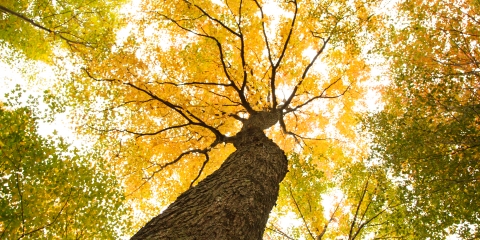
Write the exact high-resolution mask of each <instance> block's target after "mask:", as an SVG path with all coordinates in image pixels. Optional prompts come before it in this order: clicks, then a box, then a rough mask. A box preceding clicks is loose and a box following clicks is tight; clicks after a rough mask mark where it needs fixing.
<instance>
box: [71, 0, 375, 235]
mask: <svg viewBox="0 0 480 240" xmlns="http://www.w3.org/2000/svg"><path fill="white" fill-rule="evenodd" d="M374 4H375V3H370V2H363V1H353V2H349V1H326V2H310V3H300V2H297V1H286V2H273V1H271V2H270V1H268V2H262V1H222V2H211V1H169V2H161V3H159V2H143V3H140V4H139V6H138V8H139V9H140V12H141V14H138V15H133V16H131V17H130V19H131V20H130V21H131V22H130V25H128V26H127V27H126V28H125V29H124V30H125V31H130V35H128V36H125V35H123V36H122V37H121V38H123V41H121V42H118V44H117V45H116V46H115V48H114V50H113V51H112V53H111V54H109V55H108V56H106V58H99V59H89V62H86V63H85V67H84V68H83V72H84V75H83V77H84V78H83V79H77V80H76V81H75V82H72V85H71V87H72V91H71V93H72V99H74V100H75V101H80V102H81V103H82V105H83V106H87V107H88V108H89V110H90V111H95V112H96V114H90V115H89V116H86V118H87V120H86V125H87V126H89V127H90V130H94V131H101V132H103V133H104V136H105V137H106V138H105V139H106V140H105V141H107V142H110V143H111V144H112V146H117V147H118V148H117V150H118V151H115V152H118V153H119V155H118V156H119V158H118V159H119V162H118V164H119V165H120V164H121V165H122V166H124V167H123V168H122V169H120V171H123V173H124V175H125V176H126V178H127V180H126V181H127V182H128V184H129V189H130V190H131V192H132V197H134V196H138V197H139V198H144V199H145V200H148V199H150V198H156V199H159V197H158V196H159V195H161V196H162V197H163V196H165V197H164V198H163V199H162V200H163V201H168V200H169V199H172V200H173V198H174V197H176V194H175V192H176V191H184V190H186V189H189V190H187V191H185V192H184V193H183V194H182V195H180V197H178V199H177V200H176V201H175V202H174V203H173V204H171V205H170V206H169V208H167V209H166V210H165V211H164V212H163V213H162V214H161V215H159V216H157V217H155V218H154V219H152V220H151V221H150V222H149V223H147V225H146V226H145V227H144V228H142V229H141V230H140V231H139V232H138V233H137V234H136V235H135V236H134V238H147V239H148V238H167V236H166V235H168V237H170V238H185V237H187V236H188V237H190V238H195V237H197V238H201V239H204V238H205V239H211V238H235V239H242V238H247V239H259V238H261V236H262V233H263V230H264V226H265V223H266V221H267V218H268V214H269V212H270V210H271V208H272V207H273V205H274V203H275V200H276V199H277V195H278V184H279V183H280V181H281V180H282V179H283V178H284V176H285V174H286V171H287V165H286V164H287V162H286V158H285V156H284V152H283V151H284V150H290V149H293V148H295V146H305V145H307V144H311V143H312V141H318V140H321V139H324V138H325V137H327V134H326V133H325V132H324V131H322V130H318V132H315V131H312V129H323V127H324V125H326V124H327V123H328V122H329V119H330V118H332V119H335V120H337V119H338V118H341V119H345V120H348V118H349V117H348V116H346V112H347V111H344V112H342V113H340V111H338V112H337V114H335V115H334V116H332V115H327V114H325V112H326V111H328V110H329V109H333V108H337V109H345V110H348V109H350V107H351V106H352V105H353V99H354V98H355V97H356V95H355V94H354V93H355V92H351V93H349V91H348V90H350V89H352V88H355V90H357V91H360V88H358V86H357V82H360V81H362V80H364V79H365V78H366V77H367V72H368V67H367V66H366V64H365V63H364V60H363V59H362V58H361V57H360V45H362V44H364V43H365V39H363V38H362V36H363V35H362V34H361V33H365V31H367V30H368V29H369V28H370V27H371V24H373V23H374V22H375V21H374V19H375V18H374V17H373V16H372V14H371V13H370V11H371V8H372V7H373V5H374ZM272 8H273V9H277V12H276V13H275V12H270V11H269V9H272ZM342 96H343V98H341V99H340V97H342ZM326 100H331V102H327V101H326ZM95 102H97V103H98V102H101V103H102V104H95ZM343 114H345V115H343ZM339 122H341V121H339ZM346 122H348V121H346ZM277 123H278V124H277ZM342 123H344V122H342ZM339 125H342V124H339ZM264 131H266V132H267V133H268V135H269V136H270V138H272V139H273V140H274V142H275V143H274V142H272V141H270V140H268V138H267V137H266V136H265V133H264ZM297 143H299V144H297ZM277 145H279V146H282V148H283V149H281V148H279V147H278V146H277ZM234 148H235V149H234ZM120 149H121V150H120ZM308 149H312V151H313V152H315V151H321V150H322V149H318V148H316V147H315V146H313V147H312V148H308ZM112 152H113V150H112ZM229 154H230V156H229V157H228V158H227V160H225V162H223V159H225V158H224V157H225V156H228V155H229ZM222 162H223V163H222ZM220 165H221V166H220ZM215 170H216V171H215ZM212 172H213V173H212ZM206 175H209V177H206V178H205V176H206ZM169 178H170V179H172V178H173V179H181V180H180V181H178V182H179V184H178V186H177V187H176V188H175V190H173V191H172V190H171V189H169V188H166V187H159V186H162V185H161V183H163V182H165V180H166V179H169ZM139 179H143V180H142V181H139ZM201 179H203V180H202V181H200V180H201ZM197 182H198V184H197ZM163 186H165V185H163ZM167 187H168V186H167ZM152 189H153V191H152ZM165 199H166V200H165ZM263 199H265V200H263ZM162 200H160V201H162ZM199 209H202V211H201V212H200V211H199ZM185 216H188V217H185ZM199 222H201V223H202V224H198V223H199ZM249 222H251V223H254V224H253V225H250V224H249ZM162 234H166V235H162ZM248 234H251V235H248Z"/></svg>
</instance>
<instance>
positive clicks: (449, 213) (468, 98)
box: [367, 1, 480, 239]
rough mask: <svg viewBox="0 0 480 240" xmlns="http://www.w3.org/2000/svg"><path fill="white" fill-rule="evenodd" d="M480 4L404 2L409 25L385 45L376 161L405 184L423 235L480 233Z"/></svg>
mask: <svg viewBox="0 0 480 240" xmlns="http://www.w3.org/2000/svg"><path fill="white" fill-rule="evenodd" d="M479 7H480V5H479V3H478V1H455V2H453V1H416V2H413V1H405V2H402V4H401V5H399V11H400V14H399V16H398V18H400V19H405V20H406V21H404V22H403V24H402V25H397V26H393V27H392V28H391V31H390V32H389V34H388V39H386V41H385V42H384V43H385V45H384V47H385V48H384V49H385V52H384V53H385V54H386V56H389V57H390V64H391V68H390V74H391V76H392V81H393V82H392V85H390V86H388V87H387V88H386V89H385V96H386V97H385V102H386V104H385V108H384V109H383V111H381V112H379V113H377V114H375V115H373V116H371V117H370V118H367V126H368V129H370V131H371V132H372V133H373V134H374V143H375V147H374V153H375V155H376V157H377V158H379V159H382V161H383V162H384V164H385V166H387V167H389V168H390V169H391V171H392V173H394V174H395V175H394V176H395V177H396V178H398V179H401V181H400V182H401V184H402V186H403V196H404V201H406V202H407V203H408V210H409V213H410V215H409V216H408V219H409V221H410V222H411V224H412V225H413V226H415V228H416V229H417V230H416V235H417V236H419V237H425V238H426V237H429V238H431V239H437V238H438V239H444V238H445V237H446V236H447V235H450V234H457V235H458V236H460V237H462V238H465V239H469V238H478V236H479V235H478V234H479V232H478V230H476V229H478V226H479V225H478V224H479V219H480V218H479V215H478V207H479V205H478V202H479V197H480V195H479V191H478V190H479V187H480V185H479V184H478V179H479V177H480V175H479V168H480V165H479V162H478V156H479V148H478V146H479V145H478V139H479V136H480V135H479V125H478V123H479V122H478V119H479V109H478V106H479V105H478V104H479V95H478V90H479V85H478V82H479V75H478V57H479V55H478V54H479V52H478V41H479V36H480V35H479V30H478V29H479V28H478V26H479V25H478V19H479V16H480V15H479V10H480V8H479ZM398 18H397V19H398ZM407 19H408V20H407ZM405 43H408V44H405Z"/></svg>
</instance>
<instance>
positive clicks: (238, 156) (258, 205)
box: [132, 128, 287, 240]
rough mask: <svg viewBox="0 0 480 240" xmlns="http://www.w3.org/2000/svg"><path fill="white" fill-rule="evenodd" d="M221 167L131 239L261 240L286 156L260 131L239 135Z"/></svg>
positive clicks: (245, 132) (282, 175)
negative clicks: (232, 149) (233, 150)
mask: <svg viewBox="0 0 480 240" xmlns="http://www.w3.org/2000/svg"><path fill="white" fill-rule="evenodd" d="M234 145H235V147H236V148H237V150H236V151H235V152H233V153H232V154H231V155H230V156H229V157H228V158H227V159H226V160H225V162H224V163H223V164H222V166H221V167H220V168H219V169H218V170H217V171H215V172H214V173H212V174H211V175H210V176H208V177H207V178H205V179H204V180H203V181H201V182H200V183H198V185H197V186H195V187H193V188H190V189H189V190H187V191H186V192H184V193H183V194H182V195H180V196H179V197H178V198H177V200H176V201H175V202H174V203H172V204H171V205H170V206H169V207H168V208H167V209H166V210H165V211H164V212H163V213H161V214H160V215H158V216H156V217H155V218H153V219H152V220H151V221H150V222H148V223H147V224H146V225H145V226H144V227H143V228H142V229H140V230H139V231H138V232H137V233H136V234H135V235H134V236H133V237H132V239H197V240H200V239H209V240H210V239H248V240H252V239H262V236H263V232H264V229H265V225H266V223H267V220H268V215H269V213H270V211H271V209H272V208H273V206H274V205H275V202H276V200H277V196H278V189H279V183H280V182H281V181H282V180H283V178H284V177H285V174H286V173H287V159H286V157H285V154H284V152H283V151H282V150H281V149H280V148H279V147H278V146H277V145H276V144H275V143H274V142H272V141H271V140H270V139H268V138H267V137H266V136H265V134H264V133H263V131H262V130H261V129H259V128H250V129H246V130H244V131H241V132H240V133H239V134H237V136H236V137H235V141H234Z"/></svg>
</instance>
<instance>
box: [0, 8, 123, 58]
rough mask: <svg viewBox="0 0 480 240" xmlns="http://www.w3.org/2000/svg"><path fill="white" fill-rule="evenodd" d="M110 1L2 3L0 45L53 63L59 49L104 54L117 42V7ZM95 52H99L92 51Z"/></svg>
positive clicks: (29, 56) (0, 9) (0, 10)
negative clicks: (115, 32) (115, 37)
mask: <svg viewBox="0 0 480 240" xmlns="http://www.w3.org/2000/svg"><path fill="white" fill-rule="evenodd" d="M121 3H122V2H121V1H116V2H115V4H114V3H113V2H109V1H82V0H59V1H46V0H36V1H23V0H20V1H2V2H0V29H1V31H0V39H1V41H0V44H2V45H4V46H5V45H6V46H8V47H9V48H12V49H15V50H17V51H21V52H22V53H23V54H25V55H26V57H28V58H31V59H40V60H43V61H48V62H50V58H51V57H52V56H53V52H54V49H55V48H56V47H58V46H60V47H66V48H67V49H69V50H71V51H73V52H77V53H82V54H87V53H88V54H92V53H93V54H94V55H96V56H98V55H99V54H105V53H108V52H109V51H110V49H109V48H110V47H111V45H112V44H113V42H114V39H112V38H110V37H109V35H110V34H111V33H112V31H113V30H114V29H115V28H116V24H115V23H116V20H117V19H118V18H116V16H117V15H116V14H115V13H116V11H115V9H116V7H118V6H119V4H121ZM94 49H96V51H92V50H94Z"/></svg>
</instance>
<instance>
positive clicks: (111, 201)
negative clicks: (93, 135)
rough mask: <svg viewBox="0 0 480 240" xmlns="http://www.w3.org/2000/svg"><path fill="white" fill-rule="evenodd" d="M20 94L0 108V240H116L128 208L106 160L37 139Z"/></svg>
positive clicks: (57, 140)
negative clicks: (45, 239) (58, 239)
mask: <svg viewBox="0 0 480 240" xmlns="http://www.w3.org/2000/svg"><path fill="white" fill-rule="evenodd" d="M20 93H21V92H19V91H17V92H12V94H11V95H9V102H7V103H6V104H4V105H3V106H2V107H1V109H0V128H1V129H2V131H1V132H0V159H1V161H0V175H1V176H0V186H1V188H0V238H2V239H20V238H27V239H39V238H47V239H52V238H62V239H78V238H82V239H93V238H102V239H117V238H118V237H119V233H121V232H120V231H118V229H117V228H122V227H127V225H125V224H126V222H125V221H124V220H122V214H125V212H126V208H125V207H123V194H122V191H121V188H120V187H119V185H118V181H117V180H116V179H115V176H113V175H112V174H111V172H109V171H107V169H108V168H109V165H108V164H107V163H106V159H102V157H101V155H102V154H101V152H94V151H90V152H84V151H79V150H78V149H75V148H72V147H71V146H69V145H68V144H66V143H64V142H63V141H62V139H61V138H58V137H56V138H55V137H52V138H51V139H46V138H44V137H42V136H40V135H38V133H37V124H36V122H35V120H36V118H38V115H36V114H35V112H37V113H38V109H34V110H33V111H35V110H37V111H35V112H32V109H30V108H28V107H20V108H19V107H18V103H15V102H16V101H17V100H18V99H19V98H20ZM17 94H18V95H17ZM32 101H35V100H34V99H32Z"/></svg>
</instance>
